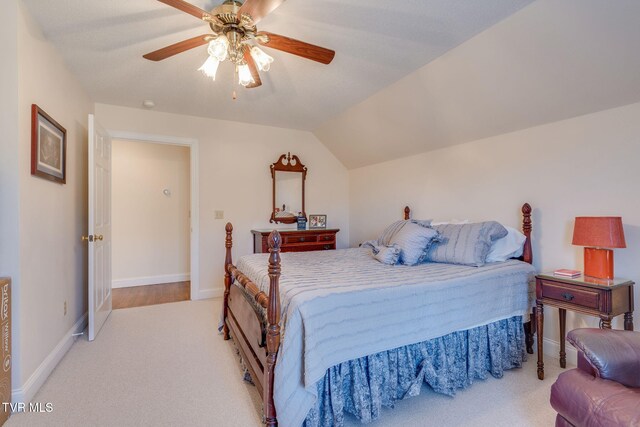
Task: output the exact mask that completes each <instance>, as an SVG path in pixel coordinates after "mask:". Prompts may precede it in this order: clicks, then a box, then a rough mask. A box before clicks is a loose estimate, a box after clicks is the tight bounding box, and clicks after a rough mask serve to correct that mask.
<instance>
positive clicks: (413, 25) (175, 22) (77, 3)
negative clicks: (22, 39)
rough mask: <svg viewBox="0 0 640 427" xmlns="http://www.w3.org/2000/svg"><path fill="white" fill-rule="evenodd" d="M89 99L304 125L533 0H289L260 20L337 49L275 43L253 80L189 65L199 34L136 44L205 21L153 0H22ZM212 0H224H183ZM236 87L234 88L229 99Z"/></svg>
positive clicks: (199, 57) (193, 29)
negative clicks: (308, 52) (298, 51)
mask: <svg viewBox="0 0 640 427" xmlns="http://www.w3.org/2000/svg"><path fill="white" fill-rule="evenodd" d="M24 1H25V3H26V4H27V5H28V7H29V10H30V11H31V13H32V14H33V16H34V17H35V19H36V21H37V22H38V23H39V25H40V26H41V27H42V29H43V32H44V34H45V36H46V37H47V38H48V39H49V40H51V41H52V42H53V43H54V44H55V45H56V46H57V47H58V49H59V51H60V52H61V54H62V55H63V57H64V59H65V61H66V62H67V64H68V65H69V67H70V69H71V70H72V71H73V72H74V73H75V74H76V75H77V77H78V78H79V79H80V81H81V82H82V83H83V84H84V86H85V87H86V89H87V90H88V92H89V94H90V95H91V96H92V98H93V99H94V100H95V101H97V102H102V103H108V104H116V105H123V106H130V107H140V106H141V104H142V102H143V100H145V99H150V100H153V101H154V102H155V103H156V106H157V107H156V109H157V110H160V111H167V112H173V113H181V114H188V115H195V116H204V117H212V118H217V119H227V120H236V121H242V122H250V123H257V124H265V125H271V126H278V127H287V128H294V129H305V130H312V129H315V128H317V127H318V126H320V125H321V124H322V123H323V122H325V121H326V120H327V119H329V118H330V117H333V116H335V115H336V114H337V113H339V112H341V111H344V110H345V109H347V108H348V107H351V106H352V105H354V104H356V103H358V102H360V101H362V100H364V99H366V98H367V97H369V96H370V95H373V94H374V93H376V92H378V91H379V90H381V89H382V88H384V87H385V86H387V85H389V84H391V83H393V82H395V81H397V80H398V79H400V78H401V77H404V76H406V75H407V74H409V73H411V72H413V71H415V70H416V69H418V68H419V67H421V66H423V65H425V64H426V63H428V62H429V61H432V60H433V59H435V58H437V57H439V56H440V55H442V54H443V53H444V52H447V51H448V50H450V49H452V48H454V47H455V46H457V45H459V44H461V43H463V42H464V41H465V40H468V39H469V38H471V37H473V36H474V35H476V34H478V33H479V32H481V31H483V30H485V29H486V28H488V27H490V26H492V25H494V24H495V23H496V22H499V21H501V20H503V19H504V18H505V17H507V16H509V15H511V14H513V13H514V12H516V11H517V10H519V9H521V8H522V7H523V6H525V5H527V4H528V3H530V2H531V1H532V0H482V1H468V0H405V1H397V0H288V1H285V2H284V3H283V4H282V5H280V7H279V8H277V9H276V10H275V11H274V12H273V13H271V14H270V15H269V16H267V17H266V18H265V19H263V20H262V21H261V22H260V23H259V25H258V28H259V29H262V30H268V31H270V32H273V33H277V34H282V35H286V36H289V37H293V38H296V39H299V40H303V41H306V42H309V43H313V44H316V45H320V46H325V47H328V48H331V49H334V50H335V51H336V52H337V53H336V57H335V59H334V61H333V63H331V64H330V65H328V66H327V65H322V64H318V63H316V62H313V61H309V60H305V59H302V58H299V57H296V56H292V55H288V54H285V53H282V52H279V51H275V50H268V49H266V48H265V51H267V50H268V53H269V54H271V55H272V56H273V57H274V58H275V62H274V64H272V67H271V70H270V71H269V72H267V73H262V81H263V85H262V87H259V88H255V89H243V88H241V87H239V86H238V85H237V84H235V85H234V83H233V68H232V66H231V64H230V63H229V62H226V63H223V64H221V65H220V68H219V70H218V76H217V78H216V81H215V82H213V81H211V80H210V79H208V78H206V77H204V76H203V75H202V73H200V72H198V71H196V70H197V68H198V67H199V66H200V65H202V63H203V62H204V60H205V59H206V56H207V54H206V46H202V47H200V48H196V49H193V50H191V51H188V52H185V53H182V54H180V55H176V56H174V57H172V58H169V59H166V60H164V61H161V62H158V63H154V62H150V61H147V60H145V59H143V58H142V55H143V54H145V53H147V52H150V51H153V50H156V49H159V48H161V47H164V46H166V45H169V44H172V43H175V42H178V41H181V40H184V39H187V38H190V37H194V36H197V35H200V34H203V33H207V32H210V30H209V31H208V26H207V24H205V23H203V22H201V21H199V20H198V19H196V18H194V17H193V16H190V15H187V14H186V13H181V12H179V11H177V10H176V9H173V8H171V7H169V6H167V5H165V4H162V3H160V2H158V1H155V0H108V1H104V0H89V1H87V0H56V1H42V0H24ZM190 1H191V3H192V4H194V5H196V6H198V7H200V8H202V9H205V10H211V9H213V8H214V7H215V6H217V5H218V4H219V3H221V1H222V0H190ZM234 89H235V90H236V92H237V94H238V99H237V100H235V101H234V100H233V99H232V91H233V90H234Z"/></svg>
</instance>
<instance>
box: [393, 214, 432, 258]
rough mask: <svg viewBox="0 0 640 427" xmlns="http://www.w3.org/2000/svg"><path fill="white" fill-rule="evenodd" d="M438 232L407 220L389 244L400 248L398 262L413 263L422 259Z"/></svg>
mask: <svg viewBox="0 0 640 427" xmlns="http://www.w3.org/2000/svg"><path fill="white" fill-rule="evenodd" d="M438 240H439V234H438V232H437V231H436V230H434V229H433V228H430V227H424V226H422V225H419V224H417V223H415V222H410V221H407V222H406V224H404V225H403V227H402V228H401V229H399V230H398V231H397V232H396V233H395V234H394V235H393V237H392V238H391V242H390V243H391V244H393V245H397V246H398V247H399V248H400V260H399V261H400V263H402V264H404V265H415V264H418V263H420V262H422V260H423V259H424V257H425V256H426V252H427V250H428V249H429V247H430V246H431V244H432V243H433V242H434V241H438Z"/></svg>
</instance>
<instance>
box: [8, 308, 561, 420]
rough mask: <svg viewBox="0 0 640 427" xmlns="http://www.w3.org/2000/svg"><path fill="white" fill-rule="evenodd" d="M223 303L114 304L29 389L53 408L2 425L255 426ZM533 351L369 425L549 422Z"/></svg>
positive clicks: (255, 411)
mask: <svg viewBox="0 0 640 427" xmlns="http://www.w3.org/2000/svg"><path fill="white" fill-rule="evenodd" d="M220 307H221V302H220V300H209V301H193V302H192V301H185V302H178V303H172V304H163V305H157V306H148V307H138V308H130V309H123V310H116V311H114V312H113V313H112V314H111V316H110V318H109V319H108V321H107V323H106V324H105V326H104V328H103V330H102V331H101V332H100V334H99V335H98V337H97V339H96V340H95V341H94V342H92V343H89V342H87V341H86V339H84V338H81V339H79V340H78V341H76V343H75V344H74V345H73V347H72V348H71V350H70V351H69V353H68V354H67V355H66V356H65V358H64V359H63V360H62V362H61V363H60V365H59V366H58V367H57V368H56V369H55V371H54V372H53V374H52V375H51V377H50V378H49V379H48V380H47V382H46V383H45V384H44V386H43V387H42V389H41V390H40V391H39V392H38V394H37V395H36V396H35V399H34V401H35V402H41V403H43V404H44V403H49V402H50V403H52V404H53V412H51V413H21V414H14V415H12V416H11V418H10V419H9V422H8V423H7V424H6V425H7V426H9V427H14V426H249V427H250V426H260V425H261V412H260V411H261V403H260V398H259V395H258V393H257V391H256V390H255V388H254V387H253V386H251V385H249V384H247V383H245V382H244V381H242V379H241V370H240V367H239V364H238V360H237V356H236V355H235V352H234V350H233V347H232V345H231V344H230V343H229V342H226V341H223V340H222V337H221V336H220V335H218V333H217V330H216V324H217V322H218V316H219V313H220ZM534 359H535V357H530V358H529V361H528V362H527V363H526V364H525V367H524V368H523V369H518V370H512V371H508V372H506V374H505V376H504V378H502V379H500V380H496V379H494V378H489V379H488V380H486V381H478V382H476V383H475V384H474V385H473V386H471V387H470V388H468V389H466V390H464V391H461V392H459V393H458V394H457V395H456V397H455V398H449V397H446V396H441V395H437V394H435V393H433V392H431V391H429V389H428V388H427V387H423V389H422V394H421V395H420V396H418V397H415V398H412V399H408V400H405V401H402V402H399V403H398V404H397V405H396V407H395V408H394V409H389V410H385V411H384V413H383V416H382V418H381V419H380V420H378V421H376V422H374V423H372V424H369V425H370V426H375V427H382V426H429V425H433V426H469V425H480V426H552V425H553V423H554V418H555V413H554V412H553V410H552V409H551V407H550V406H549V389H550V387H551V384H552V383H553V381H555V377H556V376H557V375H558V373H559V372H561V370H560V368H558V367H557V360H552V359H549V358H547V360H546V366H545V368H546V375H547V379H545V380H544V381H539V380H538V379H537V377H536V374H535V360H534ZM348 425H350V426H356V425H361V424H360V423H359V422H358V421H357V420H355V419H351V420H349V422H348ZM282 427H287V426H282Z"/></svg>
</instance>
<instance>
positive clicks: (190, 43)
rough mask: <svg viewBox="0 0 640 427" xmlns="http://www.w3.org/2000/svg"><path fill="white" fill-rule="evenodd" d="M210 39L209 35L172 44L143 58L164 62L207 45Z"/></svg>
mask: <svg viewBox="0 0 640 427" xmlns="http://www.w3.org/2000/svg"><path fill="white" fill-rule="evenodd" d="M209 37H210V36H209V34H203V35H201V36H197V37H193V38H190V39H188V40H184V41H181V42H178V43H175V44H172V45H171V46H167V47H163V48H162V49H158V50H156V51H153V52H150V53H147V54H146V55H142V57H143V58H145V59H148V60H150V61H162V60H163V59H167V58H169V57H170V56H173V55H177V54H178V53H182V52H184V51H186V50H189V49H193V48H194V47H198V46H202V45H203V44H207V43H208V42H209Z"/></svg>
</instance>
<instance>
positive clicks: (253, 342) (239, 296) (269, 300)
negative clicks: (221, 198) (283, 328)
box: [223, 223, 282, 427]
mask: <svg viewBox="0 0 640 427" xmlns="http://www.w3.org/2000/svg"><path fill="white" fill-rule="evenodd" d="M225 231H226V238H225V248H226V254H225V261H224V301H223V316H224V324H223V333H224V339H225V340H228V339H229V338H231V337H233V338H234V341H235V342H236V344H237V346H238V351H239V352H240V355H241V356H242V358H243V360H244V361H245V366H246V367H247V369H248V370H249V373H250V374H251V376H252V378H253V379H254V381H255V383H256V386H257V388H258V391H259V393H260V395H261V396H262V400H263V408H264V418H265V422H266V425H267V426H268V427H275V426H277V425H278V421H277V418H276V408H275V405H274V403H273V380H274V373H275V365H276V361H277V357H278V349H279V348H280V291H279V280H280V244H281V243H282V239H281V237H280V233H278V232H277V231H275V230H274V231H272V232H271V234H270V235H269V253H270V255H269V295H267V294H265V293H264V292H262V291H260V289H259V288H258V287H257V286H256V284H255V283H253V282H252V281H251V280H250V279H249V278H248V277H247V276H245V275H244V274H243V273H242V272H241V271H240V270H238V269H237V268H236V266H234V265H233V261H232V257H231V249H232V247H233V237H232V233H233V226H232V225H231V223H227V225H226V227H225ZM233 278H235V280H236V282H237V283H238V285H239V286H242V287H243V288H244V289H245V291H246V292H242V291H241V290H240V289H239V288H237V287H235V286H233V287H232V286H231V285H232V283H233ZM248 298H252V299H253V303H252V302H250V301H248ZM254 304H255V305H254ZM256 305H257V306H258V307H262V308H263V309H265V310H266V312H267V323H266V325H265V324H264V323H263V321H262V316H261V313H260V312H259V311H258V309H256Z"/></svg>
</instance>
